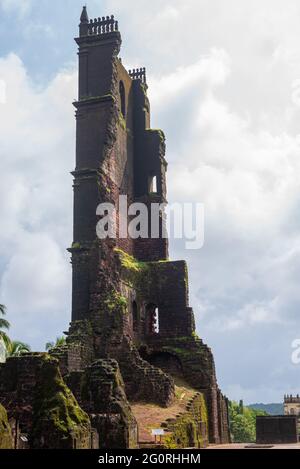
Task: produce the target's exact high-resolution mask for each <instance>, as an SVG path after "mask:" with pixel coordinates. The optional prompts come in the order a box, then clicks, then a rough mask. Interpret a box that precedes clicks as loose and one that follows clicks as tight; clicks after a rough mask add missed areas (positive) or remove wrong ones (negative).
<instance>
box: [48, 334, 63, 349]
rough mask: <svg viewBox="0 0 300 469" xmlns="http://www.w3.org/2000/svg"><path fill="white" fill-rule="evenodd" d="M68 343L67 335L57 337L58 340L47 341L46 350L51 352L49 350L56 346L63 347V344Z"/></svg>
mask: <svg viewBox="0 0 300 469" xmlns="http://www.w3.org/2000/svg"><path fill="white" fill-rule="evenodd" d="M65 343H66V338H65V337H57V338H56V342H55V343H54V342H47V344H46V347H45V348H46V350H47V352H49V350H51V349H53V348H56V347H61V346H62V345H65Z"/></svg>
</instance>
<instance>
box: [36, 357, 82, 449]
mask: <svg viewBox="0 0 300 469" xmlns="http://www.w3.org/2000/svg"><path fill="white" fill-rule="evenodd" d="M36 380H37V381H36V389H35V400H34V408H33V416H34V417H33V427H32V435H31V446H32V447H33V448H52V449H53V448H72V447H74V441H76V442H77V445H76V444H75V446H77V447H78V442H79V445H80V447H86V446H87V445H86V441H87V440H88V438H89V433H90V420H89V417H88V415H87V414H86V413H85V412H83V410H82V409H81V408H80V407H79V405H78V403H77V401H76V399H75V397H74V395H73V394H72V392H71V391H70V389H69V388H68V387H67V386H66V384H65V383H64V381H63V379H62V376H61V373H60V371H59V368H58V362H57V360H56V359H53V358H51V357H50V356H49V355H44V356H43V358H42V361H41V364H40V366H39V369H38V371H37V375H36Z"/></svg>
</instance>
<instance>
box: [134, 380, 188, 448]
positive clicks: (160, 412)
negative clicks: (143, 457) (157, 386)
mask: <svg viewBox="0 0 300 469" xmlns="http://www.w3.org/2000/svg"><path fill="white" fill-rule="evenodd" d="M175 384H176V387H175V401H174V403H173V405H171V406H170V407H167V408H164V407H159V406H158V405H155V404H147V403H143V402H138V403H131V408H132V411H133V414H134V416H135V418H136V419H137V422H138V425H139V441H141V442H154V437H153V436H152V435H151V430H154V429H158V428H160V426H161V424H162V423H163V422H164V421H165V420H166V419H169V418H175V417H176V415H178V414H180V413H181V412H184V411H185V409H186V405H187V403H188V401H189V400H190V399H191V398H192V397H193V396H194V395H195V393H196V392H197V391H195V390H194V389H192V388H191V387H189V386H188V385H187V384H186V383H184V382H183V381H180V380H178V379H176V383H175Z"/></svg>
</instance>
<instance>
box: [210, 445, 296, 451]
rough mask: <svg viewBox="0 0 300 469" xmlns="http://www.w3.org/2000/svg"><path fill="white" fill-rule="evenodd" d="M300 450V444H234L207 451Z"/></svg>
mask: <svg viewBox="0 0 300 469" xmlns="http://www.w3.org/2000/svg"><path fill="white" fill-rule="evenodd" d="M249 447H250V448H251V449H262V448H263V449H298V450H300V443H295V444H289V445H265V446H259V445H257V446H256V445H253V444H244V443H243V444H237V443H233V444H231V445H218V446H213V445H212V446H209V447H208V448H207V449H249Z"/></svg>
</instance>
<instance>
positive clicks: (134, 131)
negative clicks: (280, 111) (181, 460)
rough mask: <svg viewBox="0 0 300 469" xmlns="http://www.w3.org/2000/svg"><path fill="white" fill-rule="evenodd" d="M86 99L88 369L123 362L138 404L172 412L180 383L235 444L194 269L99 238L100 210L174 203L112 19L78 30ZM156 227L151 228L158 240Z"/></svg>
mask: <svg viewBox="0 0 300 469" xmlns="http://www.w3.org/2000/svg"><path fill="white" fill-rule="evenodd" d="M79 31H80V34H79V37H78V38H77V39H76V42H77V44H78V46H79V97H78V101H77V102H75V103H74V105H75V107H76V120H77V139H76V168H75V171H74V172H73V176H74V242H73V245H72V248H71V249H70V252H71V254H72V266H73V302H72V323H71V328H70V332H69V339H68V342H69V343H71V342H74V341H75V342H77V343H78V338H80V340H79V342H80V346H81V355H80V360H79V359H78V358H77V364H76V367H77V369H78V367H79V369H83V368H84V367H85V366H87V365H89V364H90V363H91V362H92V361H93V360H95V359H98V358H110V359H111V358H114V359H116V360H117V362H118V364H119V366H120V370H121V373H122V376H123V379H124V381H125V390H126V394H127V397H128V398H129V400H130V401H136V400H146V401H147V400H148V401H149V402H155V403H158V404H160V405H165V406H167V405H169V404H170V403H171V402H172V399H173V397H174V382H173V377H174V376H180V377H182V378H183V379H184V380H186V381H187V382H188V383H189V384H190V385H192V386H193V387H194V388H195V389H197V390H199V391H201V392H202V393H203V394H204V396H205V399H206V403H207V407H208V414H209V439H210V441H212V442H216V443H218V442H221V441H228V439H229V434H228V416H227V403H226V400H225V399H224V398H223V396H222V394H221V392H220V391H219V389H218V386H217V381H216V376H215V367H214V360H213V356H212V353H211V351H210V349H209V348H208V347H207V346H206V345H204V344H203V342H202V340H201V339H199V338H198V337H197V336H196V334H195V325H194V315H193V311H192V309H191V308H190V306H189V294H188V276H187V267H186V263H185V262H184V261H180V262H171V261H169V260H168V241H167V239H165V238H163V237H162V236H161V231H162V225H163V213H161V220H160V236H158V237H157V238H156V239H151V237H149V238H148V239H142V238H141V237H140V238H138V239H130V238H122V237H120V236H119V235H118V233H119V231H118V228H119V226H117V237H116V239H106V240H99V239H98V238H97V235H96V225H97V222H98V221H99V217H97V215H96V209H97V206H98V204H100V203H103V202H108V203H112V204H114V205H115V206H116V207H117V208H118V203H119V196H120V195H126V196H127V197H128V204H131V203H133V202H141V201H142V202H144V203H145V204H146V205H147V206H149V207H150V205H151V203H165V202H166V171H167V162H166V159H165V149H166V147H165V137H164V134H163V132H162V131H160V130H153V129H151V126H150V103H149V99H148V97H147V88H148V87H147V82H146V71H145V68H139V69H136V70H133V71H129V72H128V71H127V70H126V68H125V67H124V66H123V64H122V61H121V59H120V58H119V56H118V55H119V52H120V48H121V42H122V41H121V34H120V32H119V27H118V22H117V21H116V20H115V19H114V17H113V16H111V17H103V18H96V19H94V20H89V18H88V14H87V10H86V8H85V7H84V8H83V12H82V15H81V20H80V26H79ZM150 230H151V226H149V232H150Z"/></svg>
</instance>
